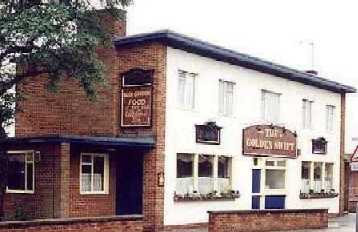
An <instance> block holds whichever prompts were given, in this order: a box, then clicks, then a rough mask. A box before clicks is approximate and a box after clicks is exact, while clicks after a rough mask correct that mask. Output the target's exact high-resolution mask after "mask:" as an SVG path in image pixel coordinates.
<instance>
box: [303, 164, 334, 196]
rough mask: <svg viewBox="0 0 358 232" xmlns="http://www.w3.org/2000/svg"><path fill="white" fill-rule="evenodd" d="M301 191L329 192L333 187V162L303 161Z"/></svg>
mask: <svg viewBox="0 0 358 232" xmlns="http://www.w3.org/2000/svg"><path fill="white" fill-rule="evenodd" d="M301 178H302V187H301V193H321V192H322V191H325V192H329V191H331V190H332V189H333V163H324V162H310V161H303V162H302V169H301Z"/></svg>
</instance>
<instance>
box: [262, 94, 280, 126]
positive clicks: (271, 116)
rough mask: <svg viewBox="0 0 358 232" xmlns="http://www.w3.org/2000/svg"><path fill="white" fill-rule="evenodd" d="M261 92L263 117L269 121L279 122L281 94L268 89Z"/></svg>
mask: <svg viewBox="0 0 358 232" xmlns="http://www.w3.org/2000/svg"><path fill="white" fill-rule="evenodd" d="M261 94H262V95H261V103H262V105H261V108H262V109H261V111H262V119H263V120H265V121H267V122H271V123H278V122H279V121H280V96H281V94H279V93H274V92H270V91H267V90H262V93H261Z"/></svg>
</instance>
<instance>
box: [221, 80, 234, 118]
mask: <svg viewBox="0 0 358 232" xmlns="http://www.w3.org/2000/svg"><path fill="white" fill-rule="evenodd" d="M234 85H235V83H233V82H229V81H223V80H219V113H220V114H222V115H224V116H232V115H233V113H234V110H233V107H234Z"/></svg>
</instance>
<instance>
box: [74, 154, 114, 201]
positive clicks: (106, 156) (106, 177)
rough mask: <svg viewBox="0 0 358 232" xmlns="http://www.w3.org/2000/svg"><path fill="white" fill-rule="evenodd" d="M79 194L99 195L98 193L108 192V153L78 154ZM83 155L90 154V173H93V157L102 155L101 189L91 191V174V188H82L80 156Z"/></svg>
mask: <svg viewBox="0 0 358 232" xmlns="http://www.w3.org/2000/svg"><path fill="white" fill-rule="evenodd" d="M80 156H81V157H80V173H79V177H80V186H79V187H80V194H81V195H94V194H97V195H100V194H109V158H108V154H104V153H81V154H80ZM83 156H91V175H93V169H94V168H93V158H94V157H103V158H104V167H103V170H104V177H103V191H93V176H92V178H91V190H90V191H84V190H82V157H83Z"/></svg>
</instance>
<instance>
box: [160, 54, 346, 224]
mask: <svg viewBox="0 0 358 232" xmlns="http://www.w3.org/2000/svg"><path fill="white" fill-rule="evenodd" d="M179 69H180V70H185V71H188V72H193V73H197V74H198V77H197V80H196V96H195V97H196V101H195V103H196V107H195V110H182V109H180V108H179V107H178V104H177V89H178V88H177V83H178V70H179ZM219 79H223V80H227V81H233V82H235V83H236V86H235V90H234V94H235V103H234V116H232V117H221V116H220V115H219V114H218V99H219V97H218V92H219V90H218V86H219ZM262 89H266V90H270V91H274V92H277V93H281V94H282V96H281V120H280V121H281V125H284V126H285V127H286V128H287V129H290V130H293V131H297V133H298V148H299V149H301V155H300V156H299V157H298V158H297V159H287V171H286V175H287V177H286V178H287V181H286V194H287V195H286V208H288V209H290V208H291V209H296V208H329V212H330V213H337V212H338V210H339V198H338V197H336V198H331V199H314V200H300V199H299V192H300V187H301V161H302V160H304V161H322V162H333V163H334V180H333V181H334V183H333V186H334V188H335V189H336V191H338V189H339V145H340V142H339V140H340V132H339V127H340V118H339V115H340V95H339V94H336V93H332V92H329V91H326V90H322V89H318V88H315V87H312V86H308V85H304V84H301V83H298V82H292V81H288V80H286V79H282V78H278V77H275V76H271V75H268V74H264V73H259V72H256V71H253V70H248V69H245V68H241V67H238V66H233V65H230V64H227V63H223V62H219V61H215V60H212V59H208V58H204V57H201V56H198V55H194V54H191V53H187V52H184V51H181V50H177V49H173V48H168V49H167V92H166V94H167V98H166V99H167V102H166V128H165V129H166V145H165V153H166V154H165V204H164V224H165V225H177V224H186V223H199V222H207V221H208V214H207V211H208V210H235V209H251V196H252V194H251V175H252V168H253V161H252V157H247V156H243V155H242V129H243V128H245V127H247V126H249V125H253V124H262V123H265V122H263V121H262V120H261V90H262ZM303 98H307V99H309V100H313V101H314V104H313V110H312V114H313V129H312V130H307V129H306V130H303V129H301V125H302V112H301V111H302V99H303ZM326 105H334V106H336V115H335V122H334V131H333V132H331V133H327V132H326V130H325V120H326V114H325V107H326ZM209 120H214V121H216V122H217V124H218V125H219V126H222V127H223V129H222V138H221V144H220V145H218V146H215V145H203V144H198V143H196V142H195V127H194V125H195V124H202V123H205V122H207V121H209ZM317 137H325V138H326V139H327V140H328V153H327V154H326V155H317V154H316V155H314V154H312V152H311V139H313V138H317ZM177 153H199V154H220V155H228V156H232V157H233V161H232V168H233V170H232V182H233V186H232V189H235V190H239V191H240V193H241V197H240V198H238V199H236V200H235V201H213V202H210V201H204V202H174V200H173V196H174V191H175V182H176V154H177Z"/></svg>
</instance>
